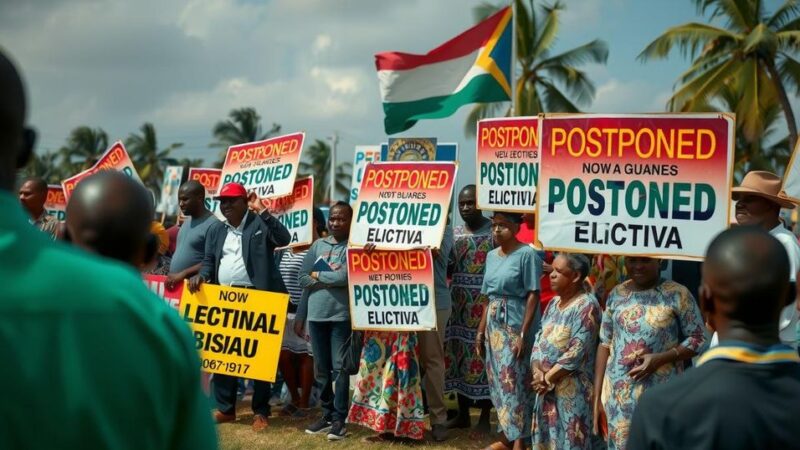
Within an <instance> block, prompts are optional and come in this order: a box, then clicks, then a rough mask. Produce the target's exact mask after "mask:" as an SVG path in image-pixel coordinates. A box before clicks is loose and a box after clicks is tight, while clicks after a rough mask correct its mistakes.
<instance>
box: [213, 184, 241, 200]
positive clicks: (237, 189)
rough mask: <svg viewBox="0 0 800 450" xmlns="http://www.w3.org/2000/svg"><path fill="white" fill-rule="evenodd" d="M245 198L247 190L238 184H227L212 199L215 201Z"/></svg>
mask: <svg viewBox="0 0 800 450" xmlns="http://www.w3.org/2000/svg"><path fill="white" fill-rule="evenodd" d="M237 197H241V198H247V190H246V189H245V188H244V186H242V185H241V184H239V183H228V184H226V185H225V186H222V189H220V190H219V193H218V194H217V195H216V196H215V197H214V199H215V200H219V199H221V198H237Z"/></svg>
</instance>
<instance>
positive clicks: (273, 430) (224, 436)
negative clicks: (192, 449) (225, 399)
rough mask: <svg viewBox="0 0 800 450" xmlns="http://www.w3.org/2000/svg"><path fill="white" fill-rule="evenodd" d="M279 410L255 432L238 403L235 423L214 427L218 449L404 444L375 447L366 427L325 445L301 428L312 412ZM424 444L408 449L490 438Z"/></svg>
mask: <svg viewBox="0 0 800 450" xmlns="http://www.w3.org/2000/svg"><path fill="white" fill-rule="evenodd" d="M279 410H280V408H273V411H274V412H273V416H272V417H270V418H269V428H268V429H266V430H264V431H262V432H260V433H255V432H253V429H252V428H251V424H252V421H253V413H252V411H251V410H250V402H249V401H247V400H245V401H243V402H239V407H238V411H237V420H236V422H232V423H225V424H221V425H218V427H217V432H218V434H219V443H220V448H221V449H223V450H249V449H259V450H261V449H280V450H290V449H310V450H314V449H333V450H335V449H350V448H357V449H367V450H377V449H389V448H391V449H402V448H403V447H406V445H403V444H399V443H386V444H382V443H381V444H375V443H365V442H362V439H363V438H365V437H367V436H371V435H373V434H374V433H373V432H372V431H370V430H368V429H367V428H362V427H358V426H355V425H348V426H347V431H348V435H347V438H346V439H344V440H342V441H339V442H328V440H327V439H326V438H325V436H312V435H308V434H306V433H305V431H304V430H305V427H306V426H307V425H309V424H310V423H312V422H314V421H315V420H316V419H317V416H316V415H315V413H316V411H314V412H312V416H311V417H308V418H301V419H295V418H285V417H277V411H279ZM474 412H475V413H476V414H474V415H473V417H472V421H473V423H476V422H477V420H478V417H477V412H478V411H477V410H474ZM425 437H426V439H425V441H422V442H421V443H419V444H414V445H413V446H408V447H411V448H414V449H418V450H434V449H435V450H455V449H480V448H485V447H486V446H488V445H489V444H491V443H492V442H493V441H494V440H493V439H492V437H493V436H488V435H484V436H483V438H482V439H473V438H472V437H470V431H469V430H450V436H449V439H448V440H447V441H446V442H442V443H438V442H435V441H433V439H432V438H431V437H430V436H429V435H428V434H426V436H425Z"/></svg>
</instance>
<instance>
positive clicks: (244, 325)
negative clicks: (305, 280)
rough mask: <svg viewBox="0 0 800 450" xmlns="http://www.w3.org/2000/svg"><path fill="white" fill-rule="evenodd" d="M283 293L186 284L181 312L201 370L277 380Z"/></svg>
mask: <svg viewBox="0 0 800 450" xmlns="http://www.w3.org/2000/svg"><path fill="white" fill-rule="evenodd" d="M288 304H289V296H288V295H287V294H277V293H274V292H266V291H257V290H254V289H240V288H232V287H228V286H218V285H214V284H203V285H201V286H200V290H199V291H197V292H196V293H194V294H192V293H190V292H189V290H188V289H184V291H183V297H182V298H181V307H180V308H181V309H180V311H181V315H182V316H183V319H184V320H185V321H186V322H188V323H189V325H191V327H192V331H193V333H194V339H195V344H196V346H197V350H198V351H200V358H201V359H202V367H203V371H205V372H210V373H219V374H224V375H232V376H238V377H244V378H248V379H253V380H263V381H275V374H276V373H277V371H278V357H279V356H280V352H281V341H282V339H283V331H284V326H285V324H286V309H287V307H288Z"/></svg>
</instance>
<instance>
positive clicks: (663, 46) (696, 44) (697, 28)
mask: <svg viewBox="0 0 800 450" xmlns="http://www.w3.org/2000/svg"><path fill="white" fill-rule="evenodd" d="M725 40H729V41H738V40H741V36H739V35H737V34H734V33H731V32H730V31H728V30H724V29H722V28H717V27H714V26H711V25H706V24H703V23H696V22H692V23H686V24H683V25H678V26H675V27H671V28H668V29H667V31H665V32H664V33H663V34H661V36H659V37H657V38H655V39H654V40H653V41H652V42H651V43H650V44H648V45H647V47H645V49H644V50H642V52H641V53H639V56H637V57H636V58H637V59H639V60H640V61H647V60H648V59H663V58H666V57H667V55H669V52H670V51H671V50H672V48H673V47H676V46H677V47H678V48H679V49H680V51H681V53H682V54H683V56H692V57H693V56H695V55H696V54H697V52H698V50H699V49H701V48H703V47H704V46H705V45H706V44H707V43H709V42H712V41H725Z"/></svg>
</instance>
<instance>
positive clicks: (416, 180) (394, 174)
mask: <svg viewBox="0 0 800 450" xmlns="http://www.w3.org/2000/svg"><path fill="white" fill-rule="evenodd" d="M449 182H450V172H448V171H446V170H430V169H421V170H414V169H381V170H370V171H369V172H367V174H366V176H365V178H364V186H365V187H375V188H378V189H444V188H446V187H447V185H448V183H449Z"/></svg>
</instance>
